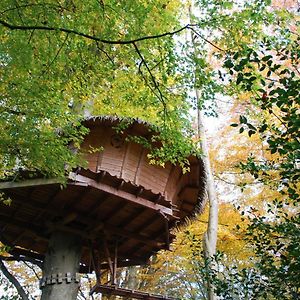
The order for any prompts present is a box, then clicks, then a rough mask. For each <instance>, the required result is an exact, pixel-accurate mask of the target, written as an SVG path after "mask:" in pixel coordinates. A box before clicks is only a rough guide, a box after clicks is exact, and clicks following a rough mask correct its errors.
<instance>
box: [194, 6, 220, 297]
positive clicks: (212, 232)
mask: <svg viewBox="0 0 300 300" xmlns="http://www.w3.org/2000/svg"><path fill="white" fill-rule="evenodd" d="M192 10H193V8H192V4H191V5H190V7H189V14H190V19H191V16H192ZM194 38H195V37H194V36H193V34H191V41H192V45H193V47H194V49H193V50H194V55H196V54H197V48H196V45H195V41H194ZM195 93H196V100H197V119H198V124H197V125H198V128H197V129H198V138H199V139H200V148H201V151H202V161H203V164H204V171H205V173H206V192H207V198H208V201H209V218H208V226H207V230H206V232H205V233H204V236H203V250H204V254H205V257H206V258H207V259H208V261H209V268H210V269H212V270H213V269H215V264H214V263H213V257H214V255H215V254H216V252H217V234H218V209H219V204H218V199H217V195H216V188H215V182H214V177H213V174H212V170H211V165H210V159H209V149H208V146H207V142H206V133H205V127H204V123H203V117H202V112H201V105H200V100H201V95H200V91H199V90H198V89H197V88H195ZM207 290H208V293H207V296H208V299H209V300H215V299H217V296H216V294H215V293H214V287H213V285H212V284H211V282H210V281H209V282H208V283H207Z"/></svg>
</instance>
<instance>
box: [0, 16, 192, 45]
mask: <svg viewBox="0 0 300 300" xmlns="http://www.w3.org/2000/svg"><path fill="white" fill-rule="evenodd" d="M0 24H2V25H3V26H4V27H7V28H9V29H11V30H23V31H27V30H41V31H57V32H65V33H69V34H74V35H77V36H81V37H84V38H87V39H89V40H93V41H98V42H101V43H104V44H110V45H128V44H133V43H136V42H140V41H145V40H153V39H157V38H161V37H166V36H172V35H175V34H177V33H179V32H181V31H183V30H185V29H192V26H193V25H191V24H187V25H185V26H184V27H181V28H179V29H177V30H174V31H170V32H165V33H161V34H157V35H148V36H143V37H140V38H136V39H132V40H127V41H126V40H125V41H122V40H115V41H112V40H106V39H103V38H101V37H97V36H94V35H90V34H87V33H83V32H80V31H77V30H73V29H68V28H62V27H51V26H41V25H14V24H10V23H8V22H6V21H4V20H0Z"/></svg>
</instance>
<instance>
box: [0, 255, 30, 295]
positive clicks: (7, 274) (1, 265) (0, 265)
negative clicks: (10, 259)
mask: <svg viewBox="0 0 300 300" xmlns="http://www.w3.org/2000/svg"><path fill="white" fill-rule="evenodd" d="M0 269H1V271H2V273H3V274H4V276H5V277H6V278H7V279H8V280H9V281H10V282H11V283H12V284H13V285H14V287H15V288H16V289H17V291H18V294H19V296H20V297H21V298H22V300H29V297H28V295H27V293H26V292H25V290H24V289H23V287H22V286H21V285H20V283H19V281H18V280H17V279H16V277H15V276H14V275H13V274H11V273H10V272H9V271H8V270H7V268H6V266H5V265H4V263H3V261H2V260H1V259H0Z"/></svg>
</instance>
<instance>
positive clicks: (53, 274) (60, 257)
mask: <svg viewBox="0 0 300 300" xmlns="http://www.w3.org/2000/svg"><path fill="white" fill-rule="evenodd" d="M80 256H81V241H80V238H79V237H77V236H75V235H72V234H70V233H65V232H54V233H53V234H52V236H51V238H50V242H49V246H48V250H47V253H46V258H45V263H44V266H43V278H42V281H41V289H42V298H41V300H76V298H77V293H78V289H79V278H78V275H79V274H78V271H79V262H80Z"/></svg>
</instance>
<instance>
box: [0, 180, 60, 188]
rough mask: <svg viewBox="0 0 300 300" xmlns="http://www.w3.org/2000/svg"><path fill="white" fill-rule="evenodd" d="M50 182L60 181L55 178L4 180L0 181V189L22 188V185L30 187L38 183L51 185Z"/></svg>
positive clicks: (56, 182) (58, 182) (38, 184)
mask: <svg viewBox="0 0 300 300" xmlns="http://www.w3.org/2000/svg"><path fill="white" fill-rule="evenodd" d="M51 184H61V182H60V181H59V180H58V179H56V178H49V179H45V178H37V179H27V180H22V181H6V182H0V190H6V189H13V188H22V187H32V186H40V185H51Z"/></svg>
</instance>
